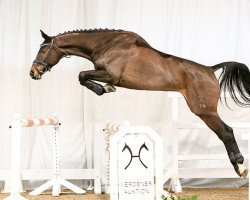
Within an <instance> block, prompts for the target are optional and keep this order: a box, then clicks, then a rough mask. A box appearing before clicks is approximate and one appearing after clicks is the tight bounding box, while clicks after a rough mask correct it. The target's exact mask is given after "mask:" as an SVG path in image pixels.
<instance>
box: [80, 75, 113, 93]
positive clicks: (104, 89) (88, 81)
mask: <svg viewBox="0 0 250 200" xmlns="http://www.w3.org/2000/svg"><path fill="white" fill-rule="evenodd" d="M79 81H80V83H81V85H83V86H85V87H87V88H88V89H90V90H92V91H93V92H94V93H96V94H97V95H103V94H104V93H109V92H115V90H116V89H115V87H114V86H113V85H112V82H113V79H112V77H111V76H110V75H109V74H108V73H107V71H105V70H89V71H82V72H80V73H79ZM94 81H100V82H103V83H107V84H106V85H105V86H102V85H101V84H99V83H95V82H94Z"/></svg>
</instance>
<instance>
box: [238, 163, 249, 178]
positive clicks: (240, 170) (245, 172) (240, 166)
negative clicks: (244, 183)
mask: <svg viewBox="0 0 250 200" xmlns="http://www.w3.org/2000/svg"><path fill="white" fill-rule="evenodd" d="M237 165H238V170H237V171H236V172H237V174H238V175H239V176H240V177H243V178H246V177H247V175H248V170H247V168H246V167H245V166H244V164H239V163H237Z"/></svg>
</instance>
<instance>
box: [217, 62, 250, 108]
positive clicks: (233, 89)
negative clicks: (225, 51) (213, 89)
mask: <svg viewBox="0 0 250 200" xmlns="http://www.w3.org/2000/svg"><path fill="white" fill-rule="evenodd" d="M220 68H222V69H223V71H222V73H221V75H220V77H219V80H220V88H221V90H222V91H223V92H224V93H226V91H228V92H229V94H230V96H231V97H232V99H233V101H234V102H235V103H236V104H237V105H239V106H242V107H243V106H250V72H249V69H248V67H247V66H246V65H245V64H242V63H237V62H224V63H220V64H217V65H214V66H213V67H212V69H213V70H214V71H216V70H218V69H220ZM239 97H240V99H239ZM225 100H226V99H225ZM242 100H243V101H242Z"/></svg>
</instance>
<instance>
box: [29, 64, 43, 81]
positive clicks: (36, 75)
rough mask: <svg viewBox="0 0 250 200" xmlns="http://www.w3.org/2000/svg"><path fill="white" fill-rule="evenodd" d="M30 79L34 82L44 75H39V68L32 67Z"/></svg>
mask: <svg viewBox="0 0 250 200" xmlns="http://www.w3.org/2000/svg"><path fill="white" fill-rule="evenodd" d="M30 77H31V78H32V79H34V80H39V79H41V78H42V74H40V73H39V71H38V70H37V68H36V67H35V66H34V65H32V67H31V70H30Z"/></svg>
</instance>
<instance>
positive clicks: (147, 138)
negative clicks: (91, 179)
mask: <svg viewBox="0 0 250 200" xmlns="http://www.w3.org/2000/svg"><path fill="white" fill-rule="evenodd" d="M162 176H163V168H162V140H161V138H160V136H159V135H158V134H157V133H156V132H155V131H154V130H153V129H152V128H150V127H146V126H128V127H124V128H121V129H120V130H119V131H118V132H117V133H116V134H115V135H114V136H113V137H112V139H111V146H110V183H111V185H110V186H111V193H110V198H111V200H118V199H119V200H141V199H145V200H153V199H156V200H160V199H161V195H162V192H163V182H162V180H163V179H162Z"/></svg>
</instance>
